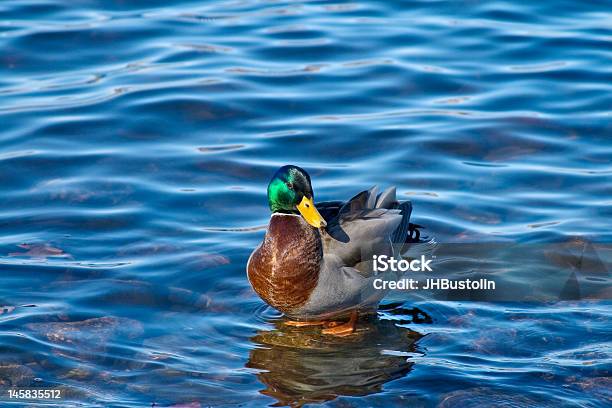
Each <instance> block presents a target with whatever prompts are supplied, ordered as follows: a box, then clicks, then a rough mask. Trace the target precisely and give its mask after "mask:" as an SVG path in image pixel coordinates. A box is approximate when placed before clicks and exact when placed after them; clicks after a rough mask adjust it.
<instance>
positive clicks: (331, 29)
mask: <svg viewBox="0 0 612 408" xmlns="http://www.w3.org/2000/svg"><path fill="white" fill-rule="evenodd" d="M611 21H612V7H611V5H610V4H609V3H607V2H605V1H545V2H518V1H516V2H507V1H493V2H480V1H472V0H466V1H420V2H419V1H410V2H404V1H402V2H400V1H396V2H394V1H388V2H385V1H369V0H368V1H366V0H364V1H355V2H350V3H349V2H335V3H334V2H325V1H302V2H293V1H258V0H242V1H230V0H227V1H226V0H219V1H179V0H175V1H120V0H116V1H95V0H89V1H85V0H75V1H70V2H68V1H59V0H27V1H21V0H11V1H3V2H1V3H0V125H1V126H0V232H1V234H0V271H1V274H0V393H1V395H0V398H1V399H2V402H1V404H2V405H3V406H4V405H6V406H10V405H11V404H14V405H15V406H23V405H24V402H23V401H9V400H8V398H7V395H8V394H7V392H8V391H7V390H8V389H9V388H11V387H13V388H14V387H53V388H60V389H62V390H63V392H64V397H65V399H64V400H63V401H62V402H61V403H57V405H56V406H62V407H70V406H75V407H76V406H92V407H94V406H96V407H97V406H99V407H151V406H157V407H167V406H175V407H190V408H193V407H200V406H201V407H205V406H235V405H240V406H248V407H251V406H253V407H258V406H265V405H272V404H279V405H293V406H299V405H302V404H308V403H312V404H313V405H316V404H322V403H325V404H327V405H329V406H335V407H349V406H364V407H372V406H381V407H387V406H393V405H397V406H399V405H414V406H427V407H428V406H441V407H450V406H462V407H466V406H482V405H485V406H486V405H488V406H500V405H503V404H507V405H506V406H535V405H537V406H555V407H559V406H581V407H596V406H604V405H609V404H610V403H611V402H612V394H611V393H610V389H612V383H611V380H610V366H611V362H612V358H611V351H610V345H611V343H610V338H612V336H611V334H612V333H611V329H610V327H611V322H612V308H611V307H610V305H611V303H610V301H609V300H606V299H610V294H609V292H607V293H608V295H607V296H599V297H597V299H599V300H593V299H591V300H588V299H586V300H576V301H560V302H546V303H512V304H507V303H503V304H501V303H480V302H451V301H437V300H436V301H434V300H432V299H420V300H418V301H410V300H408V299H407V298H406V297H404V296H403V295H402V294H401V293H396V294H394V295H393V296H391V298H390V299H388V300H387V301H385V304H384V305H383V310H381V312H380V316H379V319H374V320H371V321H367V322H362V323H361V325H360V327H361V329H360V331H358V334H357V335H355V336H352V337H348V338H342V339H340V338H339V339H333V338H327V337H321V336H320V335H319V334H318V332H317V331H316V329H312V330H311V329H299V330H298V329H296V328H289V327H287V326H284V325H283V324H282V322H283V318H282V316H281V315H280V314H279V313H277V312H275V311H274V310H273V309H270V308H268V307H267V306H266V305H265V304H264V303H263V302H262V301H261V300H260V299H259V298H258V297H257V296H256V295H255V294H254V292H253V291H252V290H251V289H250V287H249V284H248V282H247V280H246V277H245V263H246V260H247V258H248V255H249V253H250V252H251V250H252V249H253V248H254V247H255V246H256V245H257V243H258V242H259V241H260V240H261V238H262V236H263V233H264V229H265V225H266V223H267V220H268V217H269V211H268V208H267V203H266V198H265V186H266V183H267V182H268V179H269V177H270V175H271V174H272V173H273V172H274V171H275V170H276V168H278V167H279V166H281V165H284V164H288V163H292V164H297V165H300V166H302V167H304V168H306V169H307V170H308V171H309V172H310V175H311V176H312V179H313V184H314V189H315V194H316V198H317V199H318V200H330V199H347V198H349V197H351V196H353V195H354V194H355V193H357V192H358V191H360V190H363V189H365V188H368V187H370V186H371V185H374V184H378V185H381V186H389V185H397V186H398V194H399V195H400V197H402V198H403V199H411V200H412V201H413V205H414V211H413V220H414V222H417V223H419V224H421V225H424V226H426V231H427V234H429V235H430V236H434V237H435V239H436V240H437V241H438V242H441V243H446V242H489V241H498V240H501V241H503V242H513V243H520V244H525V245H530V244H536V243H537V244H547V243H552V242H554V243H565V242H576V240H578V241H580V242H585V243H599V244H608V243H610V241H611V238H612V178H611V176H612V163H611V158H612V142H611V139H610V137H611V134H612V120H611V119H612V111H611V110H610V107H611V106H612V64H611V63H610V62H611V61H612V26H611V23H610V22H611ZM524 262H526V263H527V264H526V265H525V264H521V265H517V266H516V267H517V268H528V266H529V265H528V263H529V260H524ZM608 271H609V265H608ZM536 272H537V271H536ZM604 282H606V281H605V280H604ZM607 282H609V280H608V281H607ZM608 289H609V287H608ZM43 405H44V403H43V402H31V403H29V404H28V406H43ZM46 406H48V405H46Z"/></svg>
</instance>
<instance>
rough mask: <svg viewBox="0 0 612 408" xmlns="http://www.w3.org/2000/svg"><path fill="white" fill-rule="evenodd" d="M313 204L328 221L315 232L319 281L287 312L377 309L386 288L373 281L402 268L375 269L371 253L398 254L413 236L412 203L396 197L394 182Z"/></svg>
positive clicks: (302, 315)
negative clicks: (320, 256) (319, 248)
mask: <svg viewBox="0 0 612 408" xmlns="http://www.w3.org/2000/svg"><path fill="white" fill-rule="evenodd" d="M317 209H318V210H319V212H320V213H321V214H322V216H323V217H324V218H325V220H326V221H327V227H326V228H325V230H324V231H323V230H322V231H320V232H319V233H320V238H321V241H322V244H323V259H322V262H321V267H320V273H319V277H318V281H317V284H316V286H315V287H314V289H313V290H312V292H311V293H310V296H309V297H308V300H307V301H306V302H305V303H304V304H303V305H301V306H300V307H299V308H297V309H296V310H292V311H291V313H286V314H288V315H289V317H291V318H294V319H299V320H318V319H329V318H332V317H338V316H342V315H346V314H348V313H350V312H351V311H353V310H358V311H359V312H360V313H363V312H366V313H368V312H374V311H376V308H377V306H378V304H379V302H380V301H381V300H382V298H383V297H384V296H385V295H386V294H387V291H386V290H381V289H375V288H374V280H375V279H379V278H380V279H383V280H397V279H398V278H400V273H399V272H392V271H388V272H383V273H379V274H377V273H375V272H374V270H373V255H389V256H394V257H395V258H396V259H399V258H400V256H401V252H402V248H404V245H405V243H406V242H407V240H410V238H411V237H410V223H409V220H410V214H411V212H412V204H411V203H410V202H409V201H405V202H402V203H400V202H398V201H397V199H396V194H395V188H394V187H392V188H389V189H388V190H386V191H384V192H383V193H381V194H378V195H377V188H376V187H374V188H371V189H369V190H366V191H363V192H361V193H359V194H358V195H356V196H355V197H353V198H352V199H351V200H349V201H347V202H325V203H320V204H318V205H317ZM298 218H300V222H303V223H306V222H305V221H304V220H303V219H302V218H301V217H298Z"/></svg>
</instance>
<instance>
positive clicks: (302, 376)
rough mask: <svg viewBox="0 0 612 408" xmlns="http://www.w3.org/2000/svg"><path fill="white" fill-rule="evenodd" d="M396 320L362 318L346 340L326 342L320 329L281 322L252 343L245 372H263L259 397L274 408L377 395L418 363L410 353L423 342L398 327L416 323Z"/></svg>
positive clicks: (337, 338)
mask: <svg viewBox="0 0 612 408" xmlns="http://www.w3.org/2000/svg"><path fill="white" fill-rule="evenodd" d="M415 313H419V314H421V315H422V313H423V312H421V311H418V312H415ZM392 314H396V313H392ZM397 317H398V316H394V320H387V319H379V318H378V317H376V316H367V317H364V318H363V319H362V320H360V322H359V325H358V326H357V327H358V328H357V330H356V331H355V332H354V333H353V334H352V335H351V336H347V337H336V336H325V335H322V334H321V328H320V327H292V326H289V325H286V324H285V322H284V321H283V320H279V321H276V322H275V323H274V325H275V329H274V330H271V331H260V332H258V333H257V334H256V335H255V336H253V337H252V338H251V341H252V342H253V343H255V344H256V345H257V347H256V348H254V349H253V350H251V352H250V355H249V362H248V363H247V367H249V368H254V369H257V370H261V371H260V372H259V373H258V374H257V377H258V378H259V381H261V382H262V383H263V384H264V385H265V387H266V388H265V389H264V390H261V391H260V392H261V393H262V394H264V395H268V396H270V397H273V398H275V399H276V400H277V401H278V402H277V403H276V404H275V405H274V406H297V407H299V406H302V405H303V404H307V403H316V402H324V401H330V400H333V399H335V398H336V397H338V396H364V395H368V394H373V393H377V392H380V391H381V390H382V387H383V385H384V384H385V383H387V382H389V381H392V380H395V379H398V378H401V377H403V376H405V375H407V374H408V373H409V372H410V370H411V369H412V366H413V364H414V363H412V362H410V358H409V357H407V356H406V353H412V352H415V351H417V345H416V342H417V341H418V340H419V339H420V338H421V337H423V335H421V334H420V333H417V332H415V331H412V330H410V329H408V328H405V327H400V326H398V324H405V323H410V322H414V319H413V320H397Z"/></svg>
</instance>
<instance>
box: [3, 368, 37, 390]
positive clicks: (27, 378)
mask: <svg viewBox="0 0 612 408" xmlns="http://www.w3.org/2000/svg"><path fill="white" fill-rule="evenodd" d="M33 381H34V372H33V371H32V369H31V368H29V367H27V366H24V365H20V364H7V365H0V394H2V395H3V396H4V395H5V394H6V390H7V389H9V388H13V387H27V386H29V385H30V384H32V382H33Z"/></svg>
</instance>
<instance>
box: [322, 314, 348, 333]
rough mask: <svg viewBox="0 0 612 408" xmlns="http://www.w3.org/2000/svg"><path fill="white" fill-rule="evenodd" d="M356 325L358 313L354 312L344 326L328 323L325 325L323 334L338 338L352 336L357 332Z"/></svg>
mask: <svg viewBox="0 0 612 408" xmlns="http://www.w3.org/2000/svg"><path fill="white" fill-rule="evenodd" d="M355 323H357V311H356V310H353V311H352V312H351V318H350V319H349V321H348V322H346V323H344V324H338V323H336V322H332V323H328V324H326V325H325V329H323V330H321V333H323V334H330V335H332V336H338V337H345V336H350V335H351V334H353V333H354V332H355Z"/></svg>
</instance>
